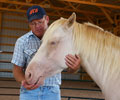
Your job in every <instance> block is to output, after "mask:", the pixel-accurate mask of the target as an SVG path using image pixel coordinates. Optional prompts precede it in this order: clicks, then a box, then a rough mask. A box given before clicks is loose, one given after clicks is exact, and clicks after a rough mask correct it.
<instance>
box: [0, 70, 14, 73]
mask: <svg viewBox="0 0 120 100" xmlns="http://www.w3.org/2000/svg"><path fill="white" fill-rule="evenodd" d="M0 72H8V73H12V69H0Z"/></svg>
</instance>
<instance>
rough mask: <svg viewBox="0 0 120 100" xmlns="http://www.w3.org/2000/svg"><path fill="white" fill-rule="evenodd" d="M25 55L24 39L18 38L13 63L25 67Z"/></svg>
mask: <svg viewBox="0 0 120 100" xmlns="http://www.w3.org/2000/svg"><path fill="white" fill-rule="evenodd" d="M25 61H26V60H25V55H24V41H22V40H21V39H18V40H17V41H16V44H15V47H14V53H13V57H12V61H11V63H13V64H15V65H17V66H20V67H24V66H25Z"/></svg>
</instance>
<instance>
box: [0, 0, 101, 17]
mask: <svg viewBox="0 0 120 100" xmlns="http://www.w3.org/2000/svg"><path fill="white" fill-rule="evenodd" d="M0 2H1V3H8V4H14V5H23V6H33V5H40V6H41V7H43V8H46V9H48V7H47V6H46V5H41V4H34V3H25V2H18V1H9V0H0ZM50 8H51V9H53V10H64V11H69V12H74V11H75V12H78V13H85V14H93V15H101V16H103V14H102V13H98V12H90V11H85V10H84V11H83V10H79V9H77V10H74V9H65V8H61V7H55V6H50ZM50 8H49V9H50ZM4 9H5V8H4ZM0 10H2V8H1V9H0ZM15 10H16V9H14V11H15ZM17 11H19V10H18V9H17ZM22 11H23V10H22Z"/></svg>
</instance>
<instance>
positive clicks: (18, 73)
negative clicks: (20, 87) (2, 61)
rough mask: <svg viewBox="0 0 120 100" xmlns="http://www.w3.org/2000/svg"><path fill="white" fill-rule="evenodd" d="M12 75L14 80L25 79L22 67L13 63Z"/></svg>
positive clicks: (20, 80)
mask: <svg viewBox="0 0 120 100" xmlns="http://www.w3.org/2000/svg"><path fill="white" fill-rule="evenodd" d="M13 75H14V77H15V79H16V81H18V82H20V83H21V82H22V81H23V80H25V75H24V72H23V68H22V67H19V66H17V65H14V67H13Z"/></svg>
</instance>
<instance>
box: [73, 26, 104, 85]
mask: <svg viewBox="0 0 120 100" xmlns="http://www.w3.org/2000/svg"><path fill="white" fill-rule="evenodd" d="M79 27H80V30H79V31H78V32H79V35H77V36H76V41H75V42H76V43H75V47H76V49H75V50H76V52H77V53H78V54H80V57H81V59H82V65H83V66H84V68H85V69H86V71H87V72H88V73H89V75H90V76H91V77H92V78H93V79H94V80H95V81H96V82H97V84H100V83H99V80H100V79H99V78H102V71H101V70H102V69H101V67H102V66H101V65H100V62H99V61H98V56H99V54H98V51H97V49H98V44H97V42H96V41H97V40H96V37H97V36H96V35H97V34H94V36H93V34H92V33H86V32H87V31H86V29H85V28H84V26H82V25H80V26H79ZM78 32H76V33H78ZM91 37H92V38H91ZM93 37H95V39H93ZM100 85H101V84H100Z"/></svg>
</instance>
